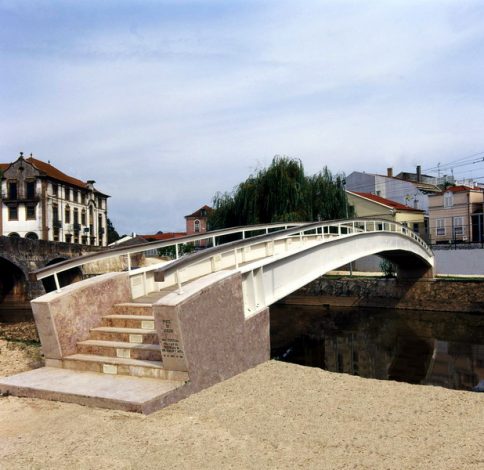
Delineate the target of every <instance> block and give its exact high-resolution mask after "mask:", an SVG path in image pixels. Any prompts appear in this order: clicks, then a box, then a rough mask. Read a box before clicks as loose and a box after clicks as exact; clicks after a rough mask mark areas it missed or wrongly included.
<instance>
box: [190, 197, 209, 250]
mask: <svg viewBox="0 0 484 470" xmlns="http://www.w3.org/2000/svg"><path fill="white" fill-rule="evenodd" d="M211 212H212V208H211V207H209V206H207V205H206V204H205V205H204V206H202V207H200V209H197V210H196V211H195V212H193V213H192V214H189V215H186V216H185V221H186V230H187V235H198V234H200V233H205V232H206V231H207V230H208V217H209V215H210V213H211ZM206 244H207V241H206V240H202V241H200V242H196V246H200V247H205V246H206Z"/></svg>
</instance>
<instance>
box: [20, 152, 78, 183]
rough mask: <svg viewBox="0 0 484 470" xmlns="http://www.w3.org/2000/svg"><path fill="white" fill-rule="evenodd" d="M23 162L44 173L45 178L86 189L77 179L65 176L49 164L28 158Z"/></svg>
mask: <svg viewBox="0 0 484 470" xmlns="http://www.w3.org/2000/svg"><path fill="white" fill-rule="evenodd" d="M25 161H26V162H28V163H30V164H31V165H32V166H33V167H34V168H37V170H39V171H41V172H42V173H45V174H46V175H47V176H50V177H51V178H53V179H56V180H58V181H62V182H63V183H68V184H71V185H72V186H77V187H79V188H83V189H86V188H87V183H85V182H84V181H81V180H78V179H77V178H73V177H72V176H69V175H66V174H65V173H62V171H60V170H58V169H57V168H56V167H55V166H52V165H51V164H50V163H45V162H43V161H42V160H37V159H36V158H33V157H28V158H26V159H25Z"/></svg>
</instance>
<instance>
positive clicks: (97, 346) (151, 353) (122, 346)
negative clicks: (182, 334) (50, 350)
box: [77, 339, 161, 361]
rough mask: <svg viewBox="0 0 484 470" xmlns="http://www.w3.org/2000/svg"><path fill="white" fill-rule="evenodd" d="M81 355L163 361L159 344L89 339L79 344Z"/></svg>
mask: <svg viewBox="0 0 484 470" xmlns="http://www.w3.org/2000/svg"><path fill="white" fill-rule="evenodd" d="M77 352H78V353H79V354H94V355H97V356H109V357H124V358H131V359H141V360H148V361H161V351H160V345H159V344H142V343H141V344H140V343H124V342H122V341H100V340H93V339H89V340H86V341H80V342H78V343H77Z"/></svg>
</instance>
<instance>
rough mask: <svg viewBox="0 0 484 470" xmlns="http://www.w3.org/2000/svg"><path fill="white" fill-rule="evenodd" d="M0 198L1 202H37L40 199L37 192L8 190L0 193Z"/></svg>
mask: <svg viewBox="0 0 484 470" xmlns="http://www.w3.org/2000/svg"><path fill="white" fill-rule="evenodd" d="M2 200H3V202H15V203H19V202H22V203H29V202H30V203H37V202H39V201H40V196H39V195H38V194H37V193H33V194H32V193H31V194H26V193H18V192H14V191H8V192H6V193H2Z"/></svg>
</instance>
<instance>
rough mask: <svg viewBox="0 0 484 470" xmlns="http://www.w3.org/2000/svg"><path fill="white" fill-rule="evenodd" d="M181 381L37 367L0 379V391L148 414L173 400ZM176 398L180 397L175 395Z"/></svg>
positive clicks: (178, 392) (7, 393) (0, 392)
mask: <svg viewBox="0 0 484 470" xmlns="http://www.w3.org/2000/svg"><path fill="white" fill-rule="evenodd" d="M184 385H185V381H184V380H177V381H175V380H160V379H147V378H140V377H129V376H127V375H109V374H98V373H94V372H78V371H75V370H70V369H59V368H53V367H41V368H40V369H34V370H30V371H28V372H23V373H21V374H17V375H13V376H11V377H1V378H0V394H5V395H9V394H10V395H14V396H18V397H28V398H41V399H44V400H56V401H63V402H67V403H77V404H79V405H86V406H96V407H100V408H108V409H115V410H123V411H134V412H138V413H146V414H148V413H152V412H154V411H156V410H158V409H160V408H162V407H163V406H166V405H167V404H169V403H173V402H174V401H176V399H174V398H172V397H173V395H174V394H178V395H180V390H177V389H178V388H180V387H182V386H184ZM178 399H180V397H178Z"/></svg>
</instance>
